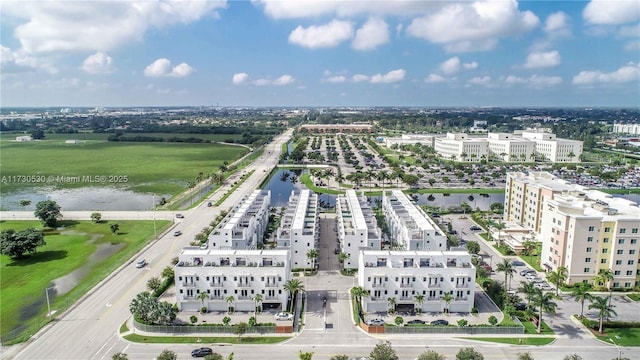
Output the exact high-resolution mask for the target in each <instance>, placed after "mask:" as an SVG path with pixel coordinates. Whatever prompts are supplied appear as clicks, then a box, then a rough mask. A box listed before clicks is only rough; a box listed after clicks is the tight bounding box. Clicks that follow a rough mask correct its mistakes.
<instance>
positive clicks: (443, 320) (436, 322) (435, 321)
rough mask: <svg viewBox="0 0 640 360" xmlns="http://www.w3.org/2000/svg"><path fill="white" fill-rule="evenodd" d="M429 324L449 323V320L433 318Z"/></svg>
mask: <svg viewBox="0 0 640 360" xmlns="http://www.w3.org/2000/svg"><path fill="white" fill-rule="evenodd" d="M431 325H449V322H448V321H447V320H445V319H438V320H433V321H432V322H431Z"/></svg>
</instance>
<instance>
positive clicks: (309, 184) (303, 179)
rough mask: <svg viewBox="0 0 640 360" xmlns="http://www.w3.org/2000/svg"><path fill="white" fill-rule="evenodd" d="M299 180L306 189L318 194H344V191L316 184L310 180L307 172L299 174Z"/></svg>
mask: <svg viewBox="0 0 640 360" xmlns="http://www.w3.org/2000/svg"><path fill="white" fill-rule="evenodd" d="M300 182H301V183H303V184H304V185H305V186H306V187H307V189H309V190H311V191H314V192H316V193H318V194H330V195H340V194H344V191H340V190H333V189H327V188H324V187H318V186H316V185H315V184H314V183H313V181H311V175H309V173H305V174H302V175H300Z"/></svg>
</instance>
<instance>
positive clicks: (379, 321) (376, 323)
mask: <svg viewBox="0 0 640 360" xmlns="http://www.w3.org/2000/svg"><path fill="white" fill-rule="evenodd" d="M367 325H370V326H383V325H384V320H382V319H371V320H369V321H367Z"/></svg>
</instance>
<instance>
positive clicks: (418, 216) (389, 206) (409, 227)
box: [382, 190, 447, 251]
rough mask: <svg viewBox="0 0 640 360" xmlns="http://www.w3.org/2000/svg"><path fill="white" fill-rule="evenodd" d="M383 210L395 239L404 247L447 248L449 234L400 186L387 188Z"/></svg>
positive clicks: (397, 244) (394, 240)
mask: <svg viewBox="0 0 640 360" xmlns="http://www.w3.org/2000/svg"><path fill="white" fill-rule="evenodd" d="M382 211H383V213H384V216H385V218H386V220H387V224H388V226H389V233H390V236H391V241H392V243H395V244H396V246H397V247H398V248H401V249H404V250H431V251H435V250H439V251H444V250H446V249H447V236H446V235H445V234H443V233H442V231H441V230H440V227H439V226H438V225H436V224H435V223H434V222H433V220H431V218H430V217H429V216H427V214H425V213H424V211H422V209H420V208H419V207H418V206H416V205H415V204H413V203H412V202H411V200H410V199H409V197H408V196H407V195H406V194H405V193H403V192H402V191H400V190H391V191H385V192H384V193H383V195H382Z"/></svg>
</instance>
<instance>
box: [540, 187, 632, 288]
mask: <svg viewBox="0 0 640 360" xmlns="http://www.w3.org/2000/svg"><path fill="white" fill-rule="evenodd" d="M541 222H542V224H543V226H542V227H541V228H540V233H539V234H540V236H539V238H540V240H541V241H542V254H541V263H542V265H543V266H544V267H545V268H546V269H547V270H556V269H557V268H558V267H560V266H564V267H566V268H567V270H568V275H569V276H568V283H569V284H575V283H577V282H593V281H594V277H595V276H596V275H598V273H599V272H600V270H603V269H609V270H611V272H612V273H613V281H611V284H607V285H610V286H611V287H612V288H626V289H629V288H632V287H634V286H639V285H640V270H639V269H640V268H639V267H638V260H639V259H640V258H639V254H640V243H639V240H640V233H639V229H640V208H638V204H637V203H635V202H633V201H630V200H626V199H623V198H619V197H612V196H611V195H609V194H606V193H603V192H600V191H596V190H591V191H588V190H585V191H570V192H566V193H563V194H561V195H556V196H554V197H553V198H552V199H550V198H544V202H543V204H542V215H541Z"/></svg>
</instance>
